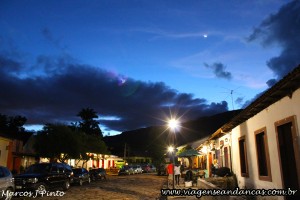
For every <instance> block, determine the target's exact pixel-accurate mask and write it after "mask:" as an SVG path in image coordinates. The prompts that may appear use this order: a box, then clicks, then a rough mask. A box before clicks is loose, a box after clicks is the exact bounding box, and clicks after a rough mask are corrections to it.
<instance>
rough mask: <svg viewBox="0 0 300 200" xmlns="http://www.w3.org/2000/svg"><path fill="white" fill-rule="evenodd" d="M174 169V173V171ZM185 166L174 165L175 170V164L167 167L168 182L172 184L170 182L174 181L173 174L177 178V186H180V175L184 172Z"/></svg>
mask: <svg viewBox="0 0 300 200" xmlns="http://www.w3.org/2000/svg"><path fill="white" fill-rule="evenodd" d="M173 169H174V171H173ZM183 169H184V167H183V165H179V164H176V165H174V168H173V163H170V164H169V165H168V167H167V171H168V176H169V177H168V182H169V183H170V181H172V180H173V174H174V176H175V185H179V180H180V175H181V173H182V172H183Z"/></svg>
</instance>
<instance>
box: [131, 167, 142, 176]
mask: <svg viewBox="0 0 300 200" xmlns="http://www.w3.org/2000/svg"><path fill="white" fill-rule="evenodd" d="M133 171H134V173H135V174H141V173H143V170H142V167H141V166H140V165H134V166H133Z"/></svg>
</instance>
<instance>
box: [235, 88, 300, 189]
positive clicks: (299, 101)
mask: <svg viewBox="0 0 300 200" xmlns="http://www.w3.org/2000/svg"><path fill="white" fill-rule="evenodd" d="M293 115H296V132H297V137H298V145H299V146H300V144H299V141H300V140H299V125H300V89H298V90H296V91H295V92H294V93H293V96H292V98H289V97H284V98H283V99H281V100H279V101H277V102H276V103H274V104H272V105H271V106H269V107H268V108H266V109H264V110H263V111H261V112H260V113H258V114H257V115H255V116H253V117H252V118H250V119H248V120H247V121H246V122H244V123H242V124H241V125H239V126H237V127H235V128H234V129H233V130H232V165H233V166H232V167H233V172H234V173H235V174H236V175H237V180H238V185H239V187H240V188H244V187H247V188H265V189H271V188H282V187H283V186H282V181H281V174H280V164H279V157H278V149H277V139H276V130H275V126H274V123H275V122H277V121H279V120H282V119H284V118H286V117H290V116H293ZM263 127H266V132H267V138H268V146H269V156H270V165H271V174H272V182H269V181H262V180H259V177H258V168H257V158H256V146H255V135H254V131H256V130H258V129H260V128H263ZM243 135H245V136H246V145H247V157H248V167H249V170H248V171H249V177H247V178H246V177H241V172H240V158H239V144H238V138H239V137H241V136H243Z"/></svg>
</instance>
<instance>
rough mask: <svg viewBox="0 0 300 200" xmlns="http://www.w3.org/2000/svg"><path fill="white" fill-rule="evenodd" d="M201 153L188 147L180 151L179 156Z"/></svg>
mask: <svg viewBox="0 0 300 200" xmlns="http://www.w3.org/2000/svg"><path fill="white" fill-rule="evenodd" d="M200 155H201V154H200V153H199V152H198V151H197V150H195V149H188V150H185V151H183V152H181V153H179V154H178V155H177V156H178V157H192V156H200Z"/></svg>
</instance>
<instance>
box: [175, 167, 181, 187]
mask: <svg viewBox="0 0 300 200" xmlns="http://www.w3.org/2000/svg"><path fill="white" fill-rule="evenodd" d="M180 174H181V173H180V166H179V165H178V164H177V165H175V167H174V175H175V184H176V185H179V179H180Z"/></svg>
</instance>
